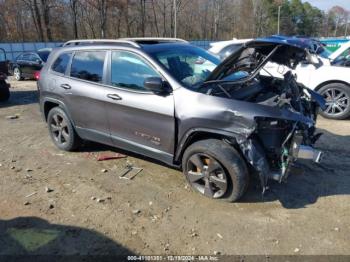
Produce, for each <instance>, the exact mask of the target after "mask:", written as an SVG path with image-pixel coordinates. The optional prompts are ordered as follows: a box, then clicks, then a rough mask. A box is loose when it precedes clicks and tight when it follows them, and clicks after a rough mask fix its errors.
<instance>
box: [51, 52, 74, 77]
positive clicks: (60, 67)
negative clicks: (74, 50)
mask: <svg viewBox="0 0 350 262" xmlns="http://www.w3.org/2000/svg"><path fill="white" fill-rule="evenodd" d="M71 55H72V54H71V53H63V54H61V55H60V56H59V57H57V59H56V60H55V62H54V63H53V64H52V67H51V70H53V71H55V72H57V73H61V74H64V73H65V72H66V69H67V65H68V63H69V60H70V56H71Z"/></svg>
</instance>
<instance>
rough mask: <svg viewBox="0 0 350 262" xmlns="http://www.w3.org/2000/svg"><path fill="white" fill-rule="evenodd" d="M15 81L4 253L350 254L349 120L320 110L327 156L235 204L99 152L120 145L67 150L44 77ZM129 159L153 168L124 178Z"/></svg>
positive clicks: (4, 127)
mask: <svg viewBox="0 0 350 262" xmlns="http://www.w3.org/2000/svg"><path fill="white" fill-rule="evenodd" d="M11 85H12V86H13V87H14V88H13V89H12V98H11V100H10V101H9V102H8V103H6V104H2V105H0V185H1V186H0V254H23V253H35V254H106V253H107V252H108V253H110V252H119V253H120V252H122V253H126V254H132V253H134V254H182V255H183V254H214V252H215V253H216V252H220V253H221V254H246V255H248V254H260V255H267V254H291V255H293V254H308V255H314V254H323V255H326V254H347V255H350V121H330V120H325V119H320V120H319V122H318V128H319V129H320V130H322V132H324V136H323V137H322V138H321V139H320V141H319V143H318V147H319V148H320V149H322V150H324V151H325V158H324V161H323V163H322V164H321V165H314V164H308V163H302V166H303V167H304V169H305V172H304V173H303V174H299V175H294V176H291V177H290V178H289V180H288V183H287V184H278V183H274V182H271V183H270V188H271V189H270V190H269V192H268V193H267V194H266V195H265V196H264V199H262V196H261V190H260V188H259V186H258V182H253V183H252V184H251V185H250V188H249V191H248V193H247V194H246V196H245V197H244V198H243V199H242V201H240V202H239V203H234V204H228V203H224V202H216V201H213V200H209V199H206V198H204V197H202V196H200V195H199V194H197V193H194V192H192V191H191V190H190V189H189V188H188V187H187V184H186V181H185V178H184V177H183V176H182V174H181V173H180V172H179V171H177V170H172V169H170V168H167V167H165V166H162V165H159V164H157V163H155V162H149V161H146V160H143V159H141V158H140V157H135V156H129V157H128V158H125V159H119V160H109V161H101V162H98V161H96V156H98V155H99V154H101V153H104V152H106V151H107V152H109V151H110V150H113V149H111V148H107V147H105V146H102V145H96V144H93V143H87V144H86V145H85V146H84V147H83V148H82V149H81V151H80V152H76V153H66V152H62V151H59V150H58V149H56V148H55V147H54V145H53V143H52V142H51V141H50V138H49V135H48V131H47V128H46V125H45V123H44V122H43V121H42V119H41V115H40V112H39V107H38V104H37V92H36V83H35V82H32V81H23V82H11ZM16 114H18V118H17V119H8V116H13V115H16ZM115 151H116V152H118V151H117V150H115ZM124 153H125V152H124ZM127 163H132V164H133V165H135V166H137V167H142V168H143V169H144V171H142V172H141V173H140V174H139V175H138V176H137V177H136V178H135V179H134V180H132V181H128V180H122V179H119V178H118V172H120V171H121V170H122V169H123V168H124V167H125V166H126V164H127ZM103 169H106V170H104V171H107V172H102V170H103ZM46 187H48V188H49V189H52V191H51V192H47V191H50V190H47V188H46ZM95 198H96V199H95ZM98 200H100V202H99V201H98Z"/></svg>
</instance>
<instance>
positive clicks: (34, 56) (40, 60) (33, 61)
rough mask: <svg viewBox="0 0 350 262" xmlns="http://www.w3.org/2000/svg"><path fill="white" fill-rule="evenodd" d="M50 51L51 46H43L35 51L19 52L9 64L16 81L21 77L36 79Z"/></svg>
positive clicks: (21, 78)
mask: <svg viewBox="0 0 350 262" xmlns="http://www.w3.org/2000/svg"><path fill="white" fill-rule="evenodd" d="M51 51H52V49H51V48H45V49H40V50H38V51H37V52H26V53H23V54H20V55H19V56H18V57H17V58H16V60H15V61H14V62H11V63H10V64H9V72H10V74H11V75H13V76H14V78H15V79H16V80H17V81H19V80H23V79H37V76H38V75H39V72H40V70H41V68H42V67H43V66H44V64H45V63H46V61H47V58H48V57H49V54H50V52H51Z"/></svg>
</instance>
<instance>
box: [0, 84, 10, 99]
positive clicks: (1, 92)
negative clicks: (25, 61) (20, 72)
mask: <svg viewBox="0 0 350 262" xmlns="http://www.w3.org/2000/svg"><path fill="white" fill-rule="evenodd" d="M9 98H10V89H9V86H8V84H7V83H6V82H5V81H3V80H0V102H5V101H7V100H9Z"/></svg>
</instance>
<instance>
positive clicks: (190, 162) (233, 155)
mask: <svg viewBox="0 0 350 262" xmlns="http://www.w3.org/2000/svg"><path fill="white" fill-rule="evenodd" d="M198 157H199V158H198ZM198 162H201V163H202V166H203V168H201V167H199V166H200V164H198ZM195 163H197V164H195ZM182 170H183V173H184V175H185V176H186V179H187V181H188V183H189V184H190V185H191V186H192V188H193V189H194V190H195V191H197V192H199V193H201V194H203V195H205V196H207V197H210V198H214V199H222V200H224V201H227V202H235V201H237V200H238V199H240V198H241V197H242V196H243V194H244V193H245V191H246V189H247V188H248V184H249V174H248V168H247V166H246V164H245V161H244V160H243V159H242V157H241V156H240V155H239V153H238V152H237V151H236V150H235V149H234V148H233V147H232V146H230V145H229V144H227V143H225V142H223V141H221V140H217V139H208V140H202V141H198V142H195V143H193V144H192V145H190V146H189V147H188V148H187V149H186V151H185V153H184V155H183V158H182ZM212 170H213V171H212ZM210 188H211V189H210ZM210 191H211V192H210Z"/></svg>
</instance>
